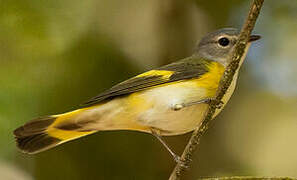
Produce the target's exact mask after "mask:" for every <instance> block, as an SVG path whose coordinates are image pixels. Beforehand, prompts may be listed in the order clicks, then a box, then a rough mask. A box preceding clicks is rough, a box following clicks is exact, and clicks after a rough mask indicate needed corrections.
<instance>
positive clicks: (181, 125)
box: [14, 28, 260, 160]
mask: <svg viewBox="0 0 297 180" xmlns="http://www.w3.org/2000/svg"><path fill="white" fill-rule="evenodd" d="M238 35H239V32H238V30H236V29H233V28H224V29H220V30H217V31H215V32H212V33H210V34H208V35H206V36H205V37H204V38H203V39H202V40H201V41H200V43H199V44H198V46H197V48H196V49H195V52H194V53H193V55H192V56H190V57H187V58H185V59H182V60H180V61H177V62H174V63H171V64H168V65H165V66H162V67H159V68H156V69H154V70H151V71H148V72H145V73H143V74H140V75H138V76H135V77H133V78H131V79H128V80H126V81H124V82H122V83H119V84H117V85H115V86H113V87H111V88H110V89H108V90H106V91H104V92H103V93H101V94H99V95H98V96H96V97H94V98H92V99H90V100H89V101H87V102H85V103H84V104H83V107H82V108H80V109H77V110H74V111H71V112H67V113H64V114H58V115H52V116H47V117H42V118H37V119H34V120H32V121H30V122H28V123H26V124H25V125H23V126H21V127H19V128H17V129H16V130H15V131H14V135H15V138H16V142H17V146H18V147H19V149H21V151H23V152H25V153H29V154H34V153H38V152H41V151H44V150H47V149H49V148H52V147H54V146H57V145H59V144H62V143H64V142H67V141H70V140H73V139H77V138H80V137H82V136H86V135H89V134H92V133H95V132H98V131H106V130H134V131H141V132H146V133H151V134H153V135H154V136H155V137H157V138H158V139H159V140H160V141H161V142H162V144H163V145H165V147H166V148H167V149H168V150H169V152H170V153H171V154H172V155H173V157H174V158H175V160H179V156H177V155H175V154H174V153H173V151H171V150H170V148H169V147H168V146H167V145H166V143H165V142H164V141H163V140H162V138H161V136H172V135H179V134H184V133H187V132H190V131H193V130H194V129H195V128H196V127H197V126H199V123H200V122H201V121H202V119H203V117H204V115H205V113H206V111H207V108H208V103H209V102H210V101H211V100H212V99H213V98H214V96H215V94H216V91H217V89H218V85H219V82H220V79H221V77H222V75H223V73H224V71H225V68H226V66H227V65H228V64H229V63H230V62H229V61H230V59H231V58H230V57H229V56H230V52H231V51H232V49H233V47H234V45H235V43H236V41H237V39H238ZM258 39H260V36H258V35H251V36H250V38H249V44H250V42H252V41H255V40H258ZM248 47H249V46H247V48H246V50H245V51H246V52H247V50H248ZM244 58H245V57H243V58H242V61H243V59H244ZM242 61H241V62H242ZM240 65H241V64H240ZM237 76H238V72H236V74H235V76H234V78H233V82H232V84H231V86H230V87H229V89H228V90H227V93H226V95H225V97H224V98H223V100H222V102H223V104H226V103H227V101H228V100H229V98H230V96H231V95H232V93H233V91H234V88H235V85H236V81H237ZM221 109H222V108H221ZM221 109H219V110H218V111H217V112H216V114H215V115H214V117H215V116H216V115H217V114H218V113H219V112H220V111H221Z"/></svg>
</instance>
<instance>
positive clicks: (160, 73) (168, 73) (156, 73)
mask: <svg viewBox="0 0 297 180" xmlns="http://www.w3.org/2000/svg"><path fill="white" fill-rule="evenodd" d="M173 73H174V72H173V71H166V70H151V71H148V72H145V73H142V74H139V75H138V76H136V77H145V76H164V78H169V77H170V76H171V75H172V74H173Z"/></svg>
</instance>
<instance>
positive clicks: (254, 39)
mask: <svg viewBox="0 0 297 180" xmlns="http://www.w3.org/2000/svg"><path fill="white" fill-rule="evenodd" d="M260 38H261V36H260V35H251V36H250V38H249V42H253V41H257V40H258V39H260Z"/></svg>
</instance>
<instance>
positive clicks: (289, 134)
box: [0, 0, 297, 180]
mask: <svg viewBox="0 0 297 180" xmlns="http://www.w3.org/2000/svg"><path fill="white" fill-rule="evenodd" d="M250 2H251V1H247V0H246V1H237V0H229V1H222V0H212V1H204V0H184V1H180V0H142V1H140V0H125V1H121V0H84V1H80V0H63V1H57V0H51V1H47V0H38V1H37V0H22V1H19V0H0V76H1V78H0V174H1V179H6V180H31V179H38V180H52V179H55V180H60V179H72V180H81V179H86V180H93V179H104V180H106V179H108V180H113V179H129V180H130V179H144V180H146V179H147V180H152V179H154V180H159V179H167V178H168V177H169V174H170V172H171V171H172V169H173V167H174V165H175V163H174V161H173V160H172V158H171V156H170V155H169V153H168V152H167V151H166V150H165V149H164V147H163V146H162V145H161V144H160V143H159V142H158V141H157V140H156V139H155V138H153V137H152V136H151V135H148V134H143V133H138V132H131V131H118V132H102V133H97V134H95V135H91V136H88V137H84V138H82V139H79V140H77V141H73V142H69V143H66V144H64V145H62V146H59V147H57V148H54V149H52V150H49V151H47V152H43V153H41V154H38V155H25V154H21V153H20V152H18V151H17V149H16V147H15V143H14V138H13V135H12V131H13V130H14V129H15V128H16V127H18V126H20V125H21V124H23V123H24V122H26V121H28V120H30V119H32V118H34V117H38V116H43V115H49V114H56V113H62V112H65V111H69V110H73V109H75V108H77V107H78V104H80V103H81V102H83V101H85V100H87V99H89V98H91V97H92V96H95V95H96V94H98V93H100V92H101V91H103V90H104V89H106V88H109V87H110V86H112V85H114V84H116V83H118V82H120V81H122V80H125V79H127V78H128V77H131V76H133V75H136V74H137V73H140V72H143V71H145V70H148V69H150V68H153V67H157V66H159V65H162V64H166V63H169V62H172V61H175V60H178V59H180V58H183V57H186V56H189V55H190V54H191V52H192V51H193V49H194V47H195V44H196V42H197V40H198V39H199V38H201V37H202V36H203V35H205V33H207V32H210V31H213V30H215V29H217V28H221V27H230V26H231V27H237V28H240V27H241V25H242V23H243V20H244V18H245V16H246V14H247V11H248V8H249V4H250ZM296 9H297V1H290V0H282V1H277V0H270V1H266V2H265V4H264V7H263V11H262V12H261V16H260V18H259V19H258V23H257V25H256V29H255V31H254V32H256V33H258V34H261V35H262V37H263V38H262V39H261V40H260V41H258V42H256V43H254V44H253V46H252V47H251V49H250V53H249V55H248V58H247V60H246V61H245V64H244V66H243V68H242V69H241V74H240V78H239V83H238V87H237V90H236V91H235V93H234V95H233V97H232V99H231V101H230V102H229V104H228V106H226V108H225V110H224V111H223V112H222V113H221V114H220V115H219V116H218V117H217V118H216V121H215V123H213V125H212V127H211V128H210V129H209V131H208V132H207V134H206V135H205V136H204V137H203V140H202V142H201V146H200V147H199V150H198V151H197V152H196V154H195V159H194V160H193V166H192V168H191V170H190V171H188V172H187V174H186V177H185V179H189V180H190V179H194V177H196V178H197V177H199V176H227V175H261V176H263V175H264V176H295V177H297V153H296V152H297V143H296V138H297V118H296V117H297V109H296V107H297V83H296V82H297V58H296V57H297V51H296V49H297V43H296V42H297V21H296V19H297V10H296ZM188 138H189V134H188V135H184V136H176V137H169V138H166V140H167V141H168V142H169V144H170V145H171V146H172V147H173V148H174V149H175V150H176V151H177V152H178V153H181V152H182V150H183V148H184V146H185V145H186V143H187V140H188Z"/></svg>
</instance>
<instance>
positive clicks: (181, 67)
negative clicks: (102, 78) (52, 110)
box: [82, 57, 210, 106]
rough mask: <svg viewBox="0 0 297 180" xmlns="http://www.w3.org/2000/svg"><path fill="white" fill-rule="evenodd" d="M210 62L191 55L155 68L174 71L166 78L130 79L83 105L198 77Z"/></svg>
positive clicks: (148, 76) (146, 77) (158, 76)
mask: <svg viewBox="0 0 297 180" xmlns="http://www.w3.org/2000/svg"><path fill="white" fill-rule="evenodd" d="M209 62H210V61H208V60H205V59H199V58H194V57H190V58H187V59H184V60H181V61H179V62H176V63H172V64H169V65H166V66H163V67H160V68H158V69H155V70H165V71H172V72H173V74H172V75H171V76H170V77H166V78H164V76H163V75H156V74H151V75H149V74H148V75H147V76H140V77H134V78H131V79H128V80H126V81H124V82H122V83H120V84H117V85H115V86H113V87H112V88H110V89H109V90H107V91H105V92H103V93H101V94H99V95H98V96H96V97H94V98H92V99H90V100H89V101H87V102H85V103H83V104H82V106H91V105H94V104H98V103H100V102H101V101H103V100H106V99H110V98H114V97H118V96H122V95H127V94H131V93H133V92H137V91H142V90H145V89H148V88H151V87H154V86H157V85H161V84H165V83H170V82H174V81H180V80H185V79H192V78H197V77H199V76H201V75H203V74H204V73H206V72H207V71H208V68H207V64H208V63H209Z"/></svg>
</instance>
